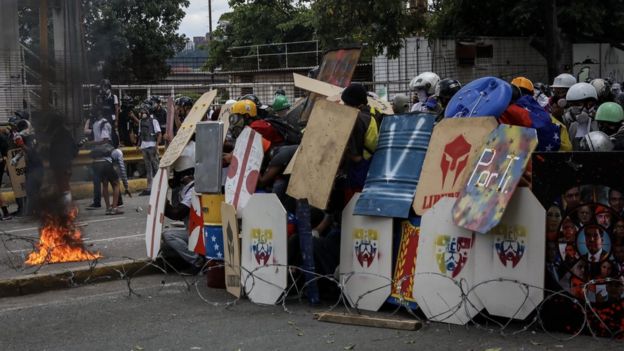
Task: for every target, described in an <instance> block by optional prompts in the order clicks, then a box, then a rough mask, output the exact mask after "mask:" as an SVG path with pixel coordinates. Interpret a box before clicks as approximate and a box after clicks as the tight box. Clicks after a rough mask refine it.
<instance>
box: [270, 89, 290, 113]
mask: <svg viewBox="0 0 624 351" xmlns="http://www.w3.org/2000/svg"><path fill="white" fill-rule="evenodd" d="M289 108H290V102H289V101H288V98H287V97H286V95H281V94H275V99H273V104H272V105H271V109H272V110H273V112H274V113H275V114H276V115H277V116H278V117H284V116H285V115H286V113H287V112H288V109H289Z"/></svg>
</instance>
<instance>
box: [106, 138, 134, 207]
mask: <svg viewBox="0 0 624 351" xmlns="http://www.w3.org/2000/svg"><path fill="white" fill-rule="evenodd" d="M111 160H112V161H113V167H114V168H115V172H116V173H117V175H118V176H119V178H120V179H121V183H122V184H123V186H124V192H125V194H126V195H128V197H132V193H130V186H129V185H128V174H127V171H126V163H125V162H124V157H123V151H121V149H119V148H117V149H115V150H113V152H111ZM117 207H123V196H122V195H121V191H120V192H119V198H118V204H117Z"/></svg>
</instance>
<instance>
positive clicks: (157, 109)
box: [150, 96, 167, 145]
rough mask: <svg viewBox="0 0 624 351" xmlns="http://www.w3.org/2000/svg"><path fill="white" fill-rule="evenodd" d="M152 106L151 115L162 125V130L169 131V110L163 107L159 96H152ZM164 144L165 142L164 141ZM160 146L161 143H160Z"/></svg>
mask: <svg viewBox="0 0 624 351" xmlns="http://www.w3.org/2000/svg"><path fill="white" fill-rule="evenodd" d="M150 100H151V102H152V105H151V111H150V113H151V115H152V116H153V117H154V118H155V119H156V120H157V121H158V124H159V125H160V130H161V131H165V130H167V110H166V109H165V108H164V107H163V106H162V100H161V98H160V97H159V96H152V97H151V98H150ZM162 141H163V142H164V140H162ZM158 145H160V143H158Z"/></svg>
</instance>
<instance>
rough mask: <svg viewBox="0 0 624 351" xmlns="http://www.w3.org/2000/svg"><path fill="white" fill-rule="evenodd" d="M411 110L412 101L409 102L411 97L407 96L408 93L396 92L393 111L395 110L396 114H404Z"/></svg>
mask: <svg viewBox="0 0 624 351" xmlns="http://www.w3.org/2000/svg"><path fill="white" fill-rule="evenodd" d="M409 110H410V103H409V98H408V97H407V95H405V94H396V95H395V96H394V99H392V111H394V114H397V115H399V114H402V113H406V112H409Z"/></svg>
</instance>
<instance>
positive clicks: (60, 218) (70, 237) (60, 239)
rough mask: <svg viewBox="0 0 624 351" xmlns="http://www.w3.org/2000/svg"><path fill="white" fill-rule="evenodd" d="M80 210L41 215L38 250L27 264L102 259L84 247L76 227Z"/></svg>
mask: <svg viewBox="0 0 624 351" xmlns="http://www.w3.org/2000/svg"><path fill="white" fill-rule="evenodd" d="M77 216H78V208H77V207H75V206H73V205H72V207H70V208H69V209H67V210H65V211H49V212H46V213H44V214H42V215H41V229H40V233H39V234H40V235H39V243H38V244H37V250H36V251H33V252H31V253H30V255H28V258H27V259H26V264H29V265H38V264H43V263H58V262H77V261H88V260H94V259H97V258H100V257H102V255H100V253H99V252H95V253H94V252H90V251H88V250H87V249H85V247H84V243H83V241H82V235H81V233H80V230H79V229H78V227H77V226H76V223H75V220H76V217H77Z"/></svg>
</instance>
